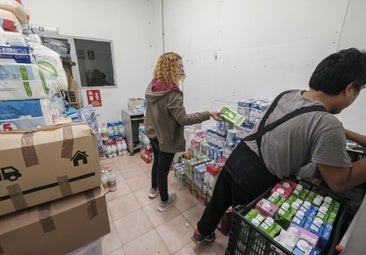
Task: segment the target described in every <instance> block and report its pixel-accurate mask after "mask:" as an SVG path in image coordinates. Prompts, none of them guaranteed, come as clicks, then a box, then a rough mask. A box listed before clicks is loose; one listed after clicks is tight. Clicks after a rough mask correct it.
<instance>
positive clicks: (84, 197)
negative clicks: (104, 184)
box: [0, 188, 110, 255]
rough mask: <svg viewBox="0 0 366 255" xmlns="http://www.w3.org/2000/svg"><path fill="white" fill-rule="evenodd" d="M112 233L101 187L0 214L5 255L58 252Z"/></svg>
mask: <svg viewBox="0 0 366 255" xmlns="http://www.w3.org/2000/svg"><path fill="white" fill-rule="evenodd" d="M109 232H110V227H109V221H108V212H107V205H106V200H105V195H104V192H103V190H102V189H101V188H96V189H93V190H88V191H84V192H82V193H79V194H76V195H72V196H69V197H66V198H62V199H58V200H55V201H52V202H48V203H45V204H42V205H39V206H35V207H32V208H28V209H27V210H22V211H20V212H15V213H11V214H8V215H5V216H1V217H0V254H1V255H20V254H22V255H28V254H29V255H34V254H37V255H42V254H45V255H49V254H52V255H58V254H60V255H61V254H62V255H64V254H66V253H68V252H71V251H74V250H75V249H78V248H79V247H83V246H84V245H86V244H88V243H91V242H93V241H95V240H97V239H98V238H100V237H102V236H103V235H106V234H108V233H109Z"/></svg>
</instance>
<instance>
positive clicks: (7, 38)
mask: <svg viewBox="0 0 366 255" xmlns="http://www.w3.org/2000/svg"><path fill="white" fill-rule="evenodd" d="M0 44H2V45H17V46H28V44H27V42H26V41H25V37H24V35H23V34H22V33H17V32H7V31H4V29H2V28H1V27H0Z"/></svg>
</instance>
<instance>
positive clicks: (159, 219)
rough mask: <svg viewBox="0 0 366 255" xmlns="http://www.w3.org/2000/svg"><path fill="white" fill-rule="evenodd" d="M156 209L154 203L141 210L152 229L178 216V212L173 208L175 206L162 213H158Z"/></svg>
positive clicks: (156, 205) (156, 204)
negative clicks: (147, 218)
mask: <svg viewBox="0 0 366 255" xmlns="http://www.w3.org/2000/svg"><path fill="white" fill-rule="evenodd" d="M155 200H156V201H160V199H159V198H156V199H155ZM157 207H158V203H154V204H151V205H148V206H145V207H144V208H143V210H144V211H145V212H146V215H147V216H148V217H149V219H150V221H151V222H152V224H153V225H154V227H157V226H160V225H161V224H163V223H165V222H168V221H169V220H171V219H172V218H174V217H175V216H177V215H178V214H179V211H178V210H177V208H175V206H171V207H169V208H168V209H166V211H164V212H159V211H158V208H157Z"/></svg>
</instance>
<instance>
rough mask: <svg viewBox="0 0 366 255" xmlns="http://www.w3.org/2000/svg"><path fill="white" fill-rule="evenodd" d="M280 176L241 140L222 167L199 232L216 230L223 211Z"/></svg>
mask: <svg viewBox="0 0 366 255" xmlns="http://www.w3.org/2000/svg"><path fill="white" fill-rule="evenodd" d="M278 181H279V179H278V178H277V177H276V176H274V175H273V174H271V173H270V172H269V171H268V170H267V168H266V167H265V165H264V163H263V161H262V160H261V159H260V158H259V157H258V156H257V154H255V153H254V152H253V151H252V150H251V149H249V147H248V146H247V145H246V144H245V143H244V142H241V143H239V144H238V145H237V147H236V148H235V149H234V151H233V152H232V153H231V155H230V157H229V158H228V160H227V161H226V163H225V166H224V167H223V168H222V170H221V173H220V175H219V177H218V178H217V182H216V185H215V188H214V191H213V194H212V197H211V200H210V201H209V202H208V204H207V206H206V208H205V211H204V212H203V215H202V217H201V219H200V220H199V222H198V223H197V228H198V230H199V232H200V233H201V234H202V235H207V234H210V233H211V232H213V231H215V229H216V227H217V225H218V224H219V222H220V220H221V218H222V216H223V215H224V213H225V211H226V210H227V209H228V208H229V207H230V206H231V205H232V206H236V205H238V204H241V205H246V204H248V203H250V202H251V201H252V200H253V199H255V198H256V197H258V196H259V195H261V194H262V193H263V192H265V191H266V190H267V189H268V188H269V187H271V186H273V185H274V184H275V183H276V182H278Z"/></svg>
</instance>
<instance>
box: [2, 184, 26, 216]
mask: <svg viewBox="0 0 366 255" xmlns="http://www.w3.org/2000/svg"><path fill="white" fill-rule="evenodd" d="M6 188H7V190H8V193H9V197H10V199H11V202H12V203H13V206H14V208H15V210H20V209H24V208H27V207H28V205H27V202H26V201H25V198H24V195H23V192H22V189H21V188H20V185H19V184H13V185H10V186H7V187H6Z"/></svg>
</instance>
